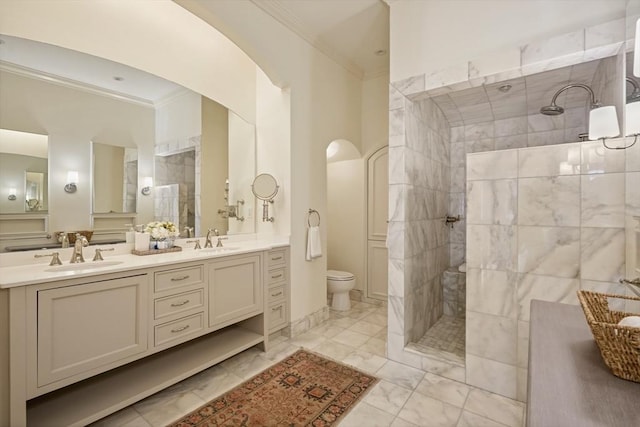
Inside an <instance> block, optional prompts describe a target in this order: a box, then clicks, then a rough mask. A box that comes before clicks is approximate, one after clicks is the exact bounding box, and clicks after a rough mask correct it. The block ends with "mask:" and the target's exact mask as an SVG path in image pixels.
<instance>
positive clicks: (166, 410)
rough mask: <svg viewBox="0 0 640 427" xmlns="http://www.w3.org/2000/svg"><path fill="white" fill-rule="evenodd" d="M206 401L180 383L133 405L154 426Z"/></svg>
mask: <svg viewBox="0 0 640 427" xmlns="http://www.w3.org/2000/svg"><path fill="white" fill-rule="evenodd" d="M205 403H206V401H204V400H203V399H201V398H200V397H198V396H197V395H196V394H195V393H192V392H190V391H187V390H185V389H183V388H182V385H181V384H180V383H178V384H176V385H174V386H172V387H169V388H168V389H164V390H163V391H161V392H159V393H157V394H154V395H153V396H150V397H148V398H146V399H145V400H143V401H141V402H138V403H136V404H134V405H133V408H134V409H135V410H136V411H138V412H139V413H140V414H141V415H142V417H143V418H144V419H145V421H147V422H148V423H149V424H151V425H152V426H154V427H161V426H165V425H167V424H170V423H171V422H173V421H176V420H177V419H179V418H180V417H181V416H183V415H185V414H187V413H189V412H191V411H193V410H195V409H198V408H199V407H200V406H202V405H204V404H205Z"/></svg>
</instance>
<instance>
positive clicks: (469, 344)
mask: <svg viewBox="0 0 640 427" xmlns="http://www.w3.org/2000/svg"><path fill="white" fill-rule="evenodd" d="M517 333H518V329H517V322H516V319H512V318H508V317H499V316H494V315H491V314H483V313H476V312H473V311H468V312H467V322H466V335H467V339H466V351H467V355H469V354H473V355H475V356H480V357H483V358H485V359H491V360H495V361H498V362H502V363H506V364H509V365H515V364H516V339H517V336H518V335H517Z"/></svg>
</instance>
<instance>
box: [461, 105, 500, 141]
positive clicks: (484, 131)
mask: <svg viewBox="0 0 640 427" xmlns="http://www.w3.org/2000/svg"><path fill="white" fill-rule="evenodd" d="M485 96H486V95H485ZM494 136H495V133H494V122H493V121H490V122H484V123H476V124H471V125H467V126H465V127H464V140H465V141H472V140H478V139H487V138H493V137H494Z"/></svg>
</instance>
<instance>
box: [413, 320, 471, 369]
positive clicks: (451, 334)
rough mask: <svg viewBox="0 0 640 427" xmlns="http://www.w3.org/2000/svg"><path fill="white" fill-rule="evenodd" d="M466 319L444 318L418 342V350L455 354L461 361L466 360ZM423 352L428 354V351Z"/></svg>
mask: <svg viewBox="0 0 640 427" xmlns="http://www.w3.org/2000/svg"><path fill="white" fill-rule="evenodd" d="M464 323H465V319H464V317H454V316H442V317H441V318H440V319H439V320H438V321H437V322H436V323H435V324H434V325H433V326H432V327H431V328H429V330H428V331H427V333H426V334H424V336H423V337H422V338H420V340H418V342H416V343H415V346H416V349H418V350H423V348H424V347H428V348H431V349H435V350H442V351H445V352H449V353H453V354H454V355H456V356H458V358H460V359H464V340H465V330H464ZM423 352H428V350H427V349H425V351H423Z"/></svg>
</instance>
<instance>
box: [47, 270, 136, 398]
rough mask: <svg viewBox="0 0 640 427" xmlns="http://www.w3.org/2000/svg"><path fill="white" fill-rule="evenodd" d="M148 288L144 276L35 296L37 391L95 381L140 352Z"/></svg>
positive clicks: (63, 288) (62, 289)
mask: <svg viewBox="0 0 640 427" xmlns="http://www.w3.org/2000/svg"><path fill="white" fill-rule="evenodd" d="M147 287H148V276H147V275H146V274H143V275H138V276H132V277H123V278H117V279H111V280H104V281H96V282H92V283H83V284H76V285H72V286H59V287H53V288H49V287H45V288H43V289H38V290H34V292H35V293H36V295H37V297H36V299H37V331H38V333H37V350H36V354H37V389H38V390H42V389H44V390H47V389H49V387H47V386H49V385H51V384H55V383H58V384H57V387H59V386H60V385H66V384H67V383H69V382H70V381H71V380H72V381H77V380H78V379H83V378H86V377H88V376H92V375H95V374H96V373H100V372H102V371H104V370H106V369H109V368H110V367H112V365H113V364H114V363H117V362H118V361H122V360H127V359H128V358H130V357H131V356H135V355H136V354H139V353H142V352H144V351H145V350H146V349H147V337H146V329H147V327H146V321H147V294H148V290H147ZM57 387H56V388H57Z"/></svg>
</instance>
